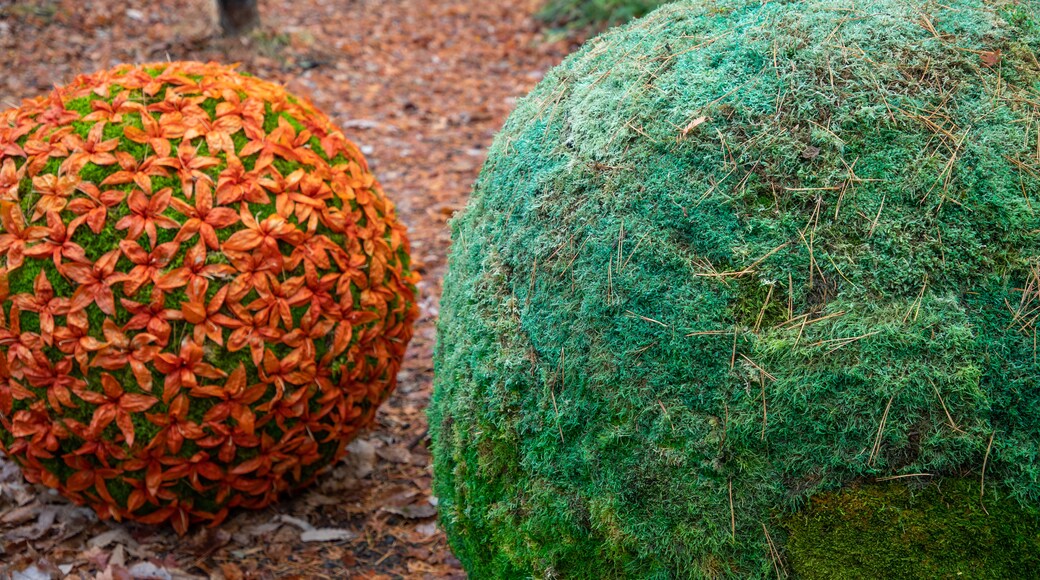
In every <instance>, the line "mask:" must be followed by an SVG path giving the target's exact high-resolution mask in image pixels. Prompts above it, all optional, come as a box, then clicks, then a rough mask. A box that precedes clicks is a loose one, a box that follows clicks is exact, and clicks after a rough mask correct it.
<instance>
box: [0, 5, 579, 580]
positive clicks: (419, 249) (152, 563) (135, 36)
mask: <svg viewBox="0 0 1040 580" xmlns="http://www.w3.org/2000/svg"><path fill="white" fill-rule="evenodd" d="M536 1H537V0H531V2H536ZM531 2H524V1H521V2H517V1H516V0H483V1H481V2H472V1H470V0H292V1H290V0H266V1H265V0H261V2H260V10H261V15H262V18H263V20H264V24H263V25H262V27H261V28H260V29H259V30H257V31H256V32H254V33H253V34H251V35H249V36H248V37H244V38H238V39H225V38H220V37H219V36H217V35H216V34H215V26H214V24H213V23H214V22H215V19H216V17H215V14H214V8H213V7H212V5H213V4H214V2H213V0H160V1H156V2H147V3H136V2H135V3H129V2H122V1H116V0H28V1H26V0H18V1H17V2H16V1H13V0H0V108H7V107H13V106H17V104H18V103H19V102H20V99H22V98H26V97H35V96H38V95H42V94H46V93H47V92H48V91H49V90H50V89H51V88H52V87H53V86H54V85H61V84H64V83H66V82H68V81H70V80H71V79H72V78H73V77H74V76H75V75H77V74H79V73H87V72H92V71H95V70H99V69H104V68H108V67H110V66H112V65H115V64H117V63H121V62H154V61H165V60H203V61H208V60H217V61H222V62H238V63H241V70H243V71H246V72H249V73H252V74H254V75H256V76H259V77H262V78H266V79H270V80H275V81H278V82H281V83H283V84H285V85H286V86H287V87H288V88H289V89H290V90H291V91H293V92H296V93H297V94H301V95H305V96H308V97H309V98H310V99H311V100H313V101H314V103H315V104H316V105H317V106H318V107H319V108H320V109H322V110H323V111H325V112H326V113H327V114H329V115H330V116H331V117H332V118H333V120H334V122H335V123H336V124H337V125H338V126H340V127H341V128H342V129H343V130H344V132H345V133H346V134H347V136H348V137H349V138H350V139H352V140H353V141H355V142H356V143H357V144H358V145H359V146H361V148H362V150H363V152H364V153H365V155H366V157H367V159H368V160H369V162H370V164H371V166H372V168H373V170H374V171H375V173H376V175H377V176H378V177H379V179H380V180H381V181H382V183H383V186H384V188H385V190H386V191H387V192H388V195H390V197H391V198H392V199H394V200H395V201H396V202H397V204H398V208H399V212H400V215H401V216H402V219H403V220H404V221H405V223H406V224H408V225H409V227H410V231H409V234H410V237H411V240H412V252H413V256H414V258H415V259H416V260H417V261H418V262H419V263H420V266H419V268H420V272H421V273H422V275H423V282H422V283H421V285H420V292H421V303H422V317H421V319H420V321H419V323H418V327H417V329H416V334H415V338H414V340H413V342H412V345H411V348H410V350H409V354H408V359H407V361H406V362H405V365H404V369H403V370H402V371H401V374H400V383H399V386H398V390H397V392H396V393H395V394H394V395H393V397H392V398H391V399H390V400H389V401H388V402H387V403H386V404H385V405H384V406H383V407H382V409H381V411H380V413H379V415H378V417H377V420H376V423H375V424H374V425H373V426H372V428H371V429H370V430H369V431H368V432H367V433H365V434H363V435H362V436H361V437H360V439H359V440H358V441H357V442H355V443H354V444H353V445H352V447H351V449H352V450H353V453H352V454H351V455H350V456H348V457H347V458H346V459H345V460H344V461H343V462H341V463H340V464H338V465H337V466H335V467H334V469H333V470H332V471H331V472H329V473H326V474H325V475H324V476H323V477H321V478H320V479H319V482H318V484H317V485H316V486H314V487H313V488H312V489H310V490H309V491H307V492H304V493H301V494H299V495H298V496H296V497H293V498H288V499H287V500H286V501H284V502H282V503H280V504H278V505H276V506H273V507H271V508H269V509H267V510H264V511H260V512H243V513H238V514H236V515H234V516H233V517H232V518H230V519H229V521H227V522H226V523H224V524H222V525H221V526H220V527H218V528H216V529H212V530H210V529H202V528H199V529H193V530H192V531H190V532H189V534H188V535H187V536H185V537H183V538H179V537H177V536H176V535H175V534H174V533H173V532H172V531H171V530H169V529H156V528H151V527H147V526H143V525H135V524H118V523H113V522H98V521H97V519H96V517H95V516H94V515H93V513H92V512H91V511H89V510H87V509H84V508H78V507H76V506H73V505H71V504H68V503H67V502H64V500H62V499H61V498H60V497H56V496H54V495H52V494H50V493H48V492H47V491H46V490H44V489H42V488H38V487H34V486H29V485H27V484H25V482H24V480H22V478H21V475H20V473H19V472H18V470H17V468H16V467H15V466H14V465H13V464H12V463H10V462H9V461H6V460H5V459H4V458H3V457H2V456H0V579H3V578H6V577H8V576H13V577H14V578H17V579H25V580H37V579H42V578H59V577H61V578H81V579H86V578H104V579H121V578H194V577H204V578H205V577H213V578H227V579H229V580H238V579H241V578H258V579H259V578H294V577H295V578H371V579H376V578H380V579H381V578H453V577H455V578H462V577H464V576H465V575H464V573H463V572H462V570H461V568H460V567H459V564H458V561H457V560H456V559H455V558H454V557H453V556H452V555H451V552H450V551H449V549H448V547H447V542H446V541H445V538H444V535H443V533H442V532H441V531H440V530H439V529H438V528H437V526H436V517H435V508H434V505H435V503H436V499H435V498H434V497H432V495H431V491H430V479H431V471H430V454H429V451H428V446H429V439H428V437H427V435H426V417H425V408H426V405H427V403H428V401H429V398H430V391H431V381H432V374H433V365H432V361H431V358H432V348H433V342H434V330H435V321H436V318H437V313H438V297H439V296H440V282H441V278H442V274H443V272H444V269H445V259H446V255H447V251H448V246H449V243H450V238H449V230H448V228H447V220H448V218H449V217H450V216H451V215H452V214H453V213H454V212H455V211H457V210H459V209H461V208H462V207H463V206H464V204H465V202H466V199H467V196H468V194H469V191H470V187H471V185H472V183H473V181H474V180H475V178H476V176H477V173H478V171H479V169H480V166H481V164H482V163H483V160H484V156H485V153H486V150H487V147H488V145H489V144H490V142H491V139H492V137H493V136H494V133H495V131H497V129H498V128H499V127H500V126H501V124H502V122H503V121H504V120H505V118H506V116H507V115H508V114H509V112H510V111H511V110H512V109H513V106H514V104H515V101H516V99H517V98H518V97H520V96H522V95H524V94H525V93H527V91H529V90H530V89H531V88H532V87H533V86H534V84H535V83H537V82H538V80H539V79H540V78H541V77H542V75H543V74H544V73H545V71H547V70H548V68H549V67H551V66H552V65H554V64H556V63H557V62H559V61H560V60H561V59H562V57H563V56H564V55H565V54H566V53H567V52H568V51H569V50H571V49H572V48H573V47H574V45H573V40H574V39H570V41H568V40H566V39H561V38H554V37H552V36H551V35H547V34H546V32H545V31H544V30H543V29H542V28H541V26H540V25H539V23H537V22H536V21H534V20H533V19H532V18H531V14H532V13H533V11H534V10H535V8H536V4H534V3H531ZM309 527H318V528H334V529H338V530H343V532H342V533H339V534H337V536H338V537H340V538H349V539H340V540H337V541H329V542H306V543H305V542H303V541H301V538H300V534H301V531H302V530H304V529H307V528H309Z"/></svg>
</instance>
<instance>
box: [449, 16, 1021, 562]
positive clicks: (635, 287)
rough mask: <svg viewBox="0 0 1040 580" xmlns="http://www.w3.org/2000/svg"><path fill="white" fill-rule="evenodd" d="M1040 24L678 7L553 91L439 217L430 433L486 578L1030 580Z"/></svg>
mask: <svg viewBox="0 0 1040 580" xmlns="http://www.w3.org/2000/svg"><path fill="white" fill-rule="evenodd" d="M1038 15H1040V3H1038V2H1036V1H1033V0H1023V1H1018V2H1004V1H996V2H989V1H982V0H954V1H953V2H945V3H938V2H918V1H911V2H907V1H902V0H866V1H864V2H856V3H854V4H850V3H848V2H842V1H838V0H818V1H814V2H768V3H762V2H758V1H757V0H756V1H754V2H747V1H743V0H720V1H718V2H701V1H697V2H677V3H673V4H670V5H668V6H666V7H664V8H662V9H660V10H658V11H657V12H655V13H653V14H652V15H650V16H648V17H646V18H645V19H642V20H639V21H635V22H633V23H631V24H629V25H627V26H625V27H623V28H620V29H617V30H614V31H612V32H609V33H607V34H605V35H603V36H601V37H599V38H597V39H595V40H593V41H590V42H589V43H588V44H587V45H586V46H585V47H584V48H582V49H581V50H580V51H579V52H578V53H577V54H575V55H573V56H572V57H570V58H569V59H568V60H567V61H566V62H564V64H562V65H561V66H559V67H557V68H556V69H555V70H553V71H552V72H550V73H549V74H548V75H547V77H546V79H545V80H544V81H543V82H542V83H541V84H540V85H539V86H538V87H537V88H536V89H535V90H534V91H533V92H532V93H531V95H530V96H528V97H527V98H526V99H524V100H522V101H521V102H520V103H519V104H518V106H517V110H516V112H515V113H514V114H513V115H512V117H511V118H510V119H509V121H508V123H507V124H506V126H505V128H504V129H503V131H502V133H501V134H500V135H499V136H498V138H497V140H496V141H495V143H494V146H493V147H492V148H491V150H490V152H489V156H488V160H487V163H486V165H485V167H484V170H483V173H482V175H481V177H480V179H479V181H478V183H477V185H476V188H475V191H474V193H473V198H472V200H471V202H470V204H469V206H468V208H467V209H466V211H465V213H464V214H462V215H461V216H460V217H458V218H456V219H455V221H454V222H453V236H454V246H453V249H452V254H451V259H450V266H449V273H448V275H447V276H446V278H445V281H444V295H443V300H442V303H441V319H440V338H439V342H438V346H437V350H436V355H435V365H436V377H437V378H436V382H435V392H434V397H433V402H432V407H431V411H430V418H431V430H432V435H433V439H434V459H435V465H434V474H435V492H436V495H437V496H438V498H439V499H440V509H441V517H442V521H443V524H444V527H445V528H446V530H447V532H448V536H449V538H450V540H451V544H452V547H453V548H454V549H455V551H456V553H457V554H458V556H459V559H460V560H461V561H462V562H463V564H464V565H465V566H466V568H467V569H468V570H469V571H470V572H471V574H472V575H473V576H474V577H477V578H520V577H530V576H534V577H546V578H607V577H609V578H699V577H759V576H771V577H772V576H776V575H778V574H780V575H783V574H785V573H790V572H792V571H793V572H795V573H796V574H801V575H802V576H813V575H814V574H815V575H818V576H823V577H831V578H833V577H841V576H843V575H844V576H846V577H870V570H872V569H874V568H865V567H863V565H864V564H865V563H864V562H862V561H861V560H862V557H861V555H862V554H863V553H867V554H869V558H874V559H877V561H874V562H871V563H870V566H880V568H879V569H883V570H886V571H887V575H888V577H917V578H921V577H956V576H957V575H958V574H963V575H964V576H963V577H1026V576H1032V575H1034V574H1035V573H1036V570H1037V565H1038V562H1040V520H1038V518H1037V511H1036V509H1035V506H1036V501H1037V499H1038V496H1040V451H1038V449H1040V365H1038V362H1037V361H1038V358H1037V329H1038V326H1040V320H1038V318H1040V62H1038V55H1037V53H1038V51H1040V20H1038ZM879 480H881V483H882V484H883V485H881V486H880V487H879V486H876V482H878V481H879ZM893 486H894V487H893ZM842 489H846V490H848V493H836V492H837V491H838V490H842ZM900 489H902V490H906V491H907V492H908V493H910V494H911V495H912V496H913V498H916V499H914V500H913V501H910V500H909V499H908V500H907V501H906V502H904V503H903V504H902V505H901V507H899V506H896V505H895V502H896V499H897V498H901V497H902V496H901V495H900V493H901V492H899V490H900ZM953 490H959V491H957V492H956V493H954V491H953ZM879 498H880V499H879ZM886 498H889V499H886ZM928 498H943V499H942V501H940V502H939V504H935V503H934V502H930V501H926V500H927V499H928ZM904 499H906V498H904ZM900 501H902V500H900ZM937 501H938V500H937ZM836 505H837V506H840V505H846V506H848V509H843V511H842V512H841V513H842V514H844V515H843V516H842V518H839V519H842V521H844V522H845V524H847V525H848V526H852V528H850V529H856V530H860V531H859V532H856V533H852V532H849V533H843V534H831V533H829V532H828V530H833V529H835V527H834V526H836V525H837V524H836V523H834V522H833V521H829V520H827V518H833V517H834V514H833V510H829V509H828V508H827V506H836ZM862 506H875V507H876V506H881V507H878V508H877V509H878V510H880V511H884V510H885V509H889V508H885V507H884V506H891V510H894V511H889V512H887V513H884V514H880V515H879V517H877V518H875V519H874V520H872V522H871V521H869V520H868V521H867V523H864V522H863V521H861V520H855V518H857V517H865V516H867V515H869V514H872V513H875V511H874V510H873V509H861V508H862ZM899 510H904V511H905V517H904V516H900V517H892V514H893V513H898V512H899ZM1006 514H1016V517H1015V518H1011V517H1005V516H1006ZM821 518H822V519H821ZM936 518H939V519H938V520H937V519H936ZM943 518H946V519H943ZM854 520H855V521H854ZM940 520H941V521H940ZM929 521H930V522H932V524H931V526H932V527H930V528H928V529H921V526H920V524H921V522H929ZM911 524H913V525H911ZM857 526H858V527H857ZM914 526H917V527H916V528H915V527H914ZM814 530H815V531H814ZM914 530H917V531H914ZM936 530H948V533H947V532H942V533H938V532H936ZM816 532H820V534H819V535H818V539H819V541H818V542H813V541H808V540H807V539H806V538H808V537H809V536H803V535H801V534H809V535H811V534H814V533H816ZM918 532H920V533H918ZM899 534H904V536H899ZM913 534H918V535H916V536H913ZM944 534H945V535H944ZM911 536H913V537H911ZM901 537H902V538H904V540H899V538H901ZM849 538H855V541H854V542H852V543H858V544H859V545H856V546H852V545H850V542H849V541H847V540H849ZM893 538H896V541H895V544H896V545H914V544H906V543H905V542H911V541H913V542H919V543H920V542H923V543H925V544H927V545H930V546H931V547H932V548H935V550H934V551H933V552H932V553H934V554H940V555H941V556H942V557H937V558H918V559H916V560H915V558H914V557H906V556H905V553H903V552H900V551H899V550H888V549H887V548H883V546H889V547H891V546H892V545H893V544H892V542H893ZM906 538H909V539H906ZM943 538H945V539H943ZM799 540H800V541H799ZM972 540H976V541H975V542H972ZM1012 540H1013V541H1012ZM819 542H829V543H825V544H823V545H822V547H821V544H820V543H819ZM900 542H903V543H902V544H900ZM814 543H815V545H814ZM965 545H973V546H977V551H978V553H977V554H972V555H968V554H960V553H958V551H957V549H956V547H957V546H965ZM864 546H869V547H871V549H867V550H863V549H862V548H863V547H864ZM878 546H882V547H878ZM857 554H860V556H858V555H857ZM900 554H903V555H902V556H900ZM835 562H838V564H834V563H835ZM826 566H831V567H830V568H827V567H826ZM821 570H832V571H833V570H839V571H840V572H837V573H836V574H838V575H837V576H834V575H828V574H830V572H821ZM814 571H815V572H814Z"/></svg>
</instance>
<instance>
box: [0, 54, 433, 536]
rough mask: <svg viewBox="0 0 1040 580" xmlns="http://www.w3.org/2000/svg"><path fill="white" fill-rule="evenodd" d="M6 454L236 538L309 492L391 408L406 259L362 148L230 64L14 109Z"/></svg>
mask: <svg viewBox="0 0 1040 580" xmlns="http://www.w3.org/2000/svg"><path fill="white" fill-rule="evenodd" d="M0 222H2V230H0V298H2V309H0V451H3V452H5V453H6V454H7V455H9V456H10V457H11V458H13V459H14V460H15V461H17V462H18V463H19V464H20V465H21V466H22V469H23V471H24V474H25V477H26V478H27V479H29V480H30V481H33V482H40V483H43V484H45V485H47V486H50V487H53V488H55V489H57V490H59V491H60V492H61V493H62V494H64V495H65V496H67V497H69V498H71V499H73V500H74V501H77V502H80V503H85V504H89V505H90V506H92V507H93V508H94V509H95V510H96V511H97V512H98V513H99V515H100V516H101V517H103V518H108V517H111V518H115V519H122V518H128V519H134V520H138V521H142V522H147V523H161V522H167V521H168V522H170V523H171V524H172V525H173V526H174V528H175V529H176V530H177V531H178V532H181V533H183V532H184V531H185V530H186V529H187V527H188V525H189V524H190V523H192V522H195V521H205V522H209V523H211V524H216V523H219V522H220V521H221V520H222V519H223V518H225V517H226V515H227V514H228V510H229V509H231V508H234V507H238V506H241V507H248V508H259V507H263V506H265V505H267V504H269V503H271V502H272V501H274V500H275V499H276V498H277V497H278V496H279V494H281V493H282V492H286V491H290V490H293V489H297V488H299V487H301V486H304V485H306V484H307V483H309V482H310V481H311V480H313V478H314V476H315V474H316V473H317V472H318V470H319V469H321V468H322V467H324V466H327V465H328V464H330V463H331V462H332V461H334V460H335V459H337V458H338V457H340V455H341V454H342V453H343V450H344V447H345V445H346V443H347V442H348V441H349V440H350V439H351V437H353V436H354V434H355V433H356V432H357V431H358V430H359V429H360V428H361V427H363V426H364V425H366V423H368V422H369V421H370V420H371V419H372V417H373V415H374V413H375V409H376V407H377V406H378V405H379V404H380V403H381V402H382V401H383V400H384V399H385V398H386V397H387V396H388V394H389V393H390V391H392V390H393V388H394V386H395V382H396V374H397V371H398V369H399V367H400V364H401V360H402V358H403V355H404V351H405V347H406V345H407V343H408V341H409V339H410V338H411V333H412V323H413V322H414V320H415V318H416V316H417V308H416V305H415V286H414V284H415V282H416V280H417V277H416V275H415V274H414V273H412V272H411V270H410V267H409V264H410V262H409V256H408V241H407V239H406V237H405V231H404V227H403V226H402V225H401V224H400V223H398V222H397V219H396V217H395V213H394V207H393V205H392V204H391V202H390V201H388V200H387V199H386V198H385V197H384V195H383V193H382V191H381V189H380V187H379V185H378V184H377V183H376V181H375V179H374V178H373V176H372V174H371V173H370V172H369V171H368V167H367V165H366V163H365V161H364V159H363V157H362V155H361V153H360V152H359V151H358V149H357V148H356V146H355V145H354V144H352V143H351V142H349V141H348V140H347V139H346V138H344V136H343V134H342V133H341V132H340V131H338V130H337V129H336V128H335V127H333V126H332V124H331V123H330V121H329V120H328V118H326V117H325V116H324V115H322V114H321V113H319V112H317V111H315V110H314V109H313V108H312V106H311V105H309V104H308V103H306V102H305V101H303V100H300V99H297V98H295V97H293V96H292V95H290V94H288V93H287V92H286V91H285V90H284V89H283V88H282V87H280V86H277V85H274V84H271V83H268V82H264V81H261V80H258V79H255V78H253V77H249V76H246V75H243V74H239V73H237V72H236V71H234V70H233V69H232V68H229V67H225V66H221V65H217V64H212V63H211V64H201V63H190V62H188V63H163V64H153V65H144V66H138V67H132V66H121V67H118V68H116V69H113V70H109V71H105V72H101V73H97V74H93V75H88V76H81V77H79V78H77V79H76V80H75V81H74V82H73V83H71V84H70V85H69V86H66V87H63V88H59V89H56V90H54V91H53V92H52V93H51V94H50V96H49V97H43V98H39V99H35V100H27V101H24V102H23V103H22V105H21V107H19V108H17V109H12V110H9V111H6V112H3V113H0Z"/></svg>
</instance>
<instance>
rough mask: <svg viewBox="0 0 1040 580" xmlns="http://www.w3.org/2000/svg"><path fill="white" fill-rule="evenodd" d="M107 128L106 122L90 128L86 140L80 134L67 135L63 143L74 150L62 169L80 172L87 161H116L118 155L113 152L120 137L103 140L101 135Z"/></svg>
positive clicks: (99, 163)
mask: <svg viewBox="0 0 1040 580" xmlns="http://www.w3.org/2000/svg"><path fill="white" fill-rule="evenodd" d="M104 130H105V124H104V123H103V122H102V123H97V124H95V125H94V126H93V127H91V128H90V133H88V134H87V139H86V140H85V141H84V140H83V139H82V138H81V137H80V136H79V135H77V134H75V133H72V134H69V135H67V136H66V137H65V139H64V141H63V143H64V145H65V146H66V147H68V148H69V149H70V150H74V151H75V153H72V154H70V155H69V156H68V158H67V159H65V162H64V163H62V164H61V170H62V171H64V172H68V173H79V170H80V169H81V168H82V167H83V166H84V165H86V164H87V163H93V164H94V165H112V164H114V163H115V162H116V156H115V155H114V154H113V153H112V152H113V151H115V149H116V147H118V146H119V139H109V140H108V141H102V140H101V138H102V137H101V136H102V133H103V132H104Z"/></svg>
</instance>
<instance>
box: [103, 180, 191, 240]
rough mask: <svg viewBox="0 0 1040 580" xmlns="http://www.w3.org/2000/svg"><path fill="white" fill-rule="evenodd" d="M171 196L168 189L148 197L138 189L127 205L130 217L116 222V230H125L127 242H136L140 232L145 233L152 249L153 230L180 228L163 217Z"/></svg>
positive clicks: (154, 233) (171, 192) (170, 219)
mask: <svg viewBox="0 0 1040 580" xmlns="http://www.w3.org/2000/svg"><path fill="white" fill-rule="evenodd" d="M149 195H151V197H149ZM172 196H173V190H172V189H170V188H169V187H167V188H165V189H162V190H160V191H158V192H156V193H155V194H151V193H150V192H149V194H148V195H146V194H145V192H143V191H141V190H139V189H138V190H135V191H134V192H133V193H131V194H130V199H129V200H128V203H127V205H129V206H130V215H128V216H126V217H124V218H123V219H121V220H119V221H118V222H116V229H117V230H127V232H126V239H128V240H136V239H137V238H139V237H141V233H142V232H145V233H147V234H148V241H149V242H150V243H151V245H152V246H153V247H154V246H155V239H156V236H157V235H158V232H157V231H156V229H155V228H157V227H158V228H163V229H167V230H169V229H177V228H178V227H180V224H179V223H177V222H176V221H174V220H173V218H170V217H167V216H165V215H163V212H164V211H166V208H167V207H169V205H170V200H171V198H172Z"/></svg>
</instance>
